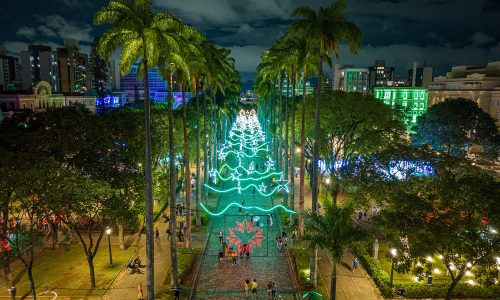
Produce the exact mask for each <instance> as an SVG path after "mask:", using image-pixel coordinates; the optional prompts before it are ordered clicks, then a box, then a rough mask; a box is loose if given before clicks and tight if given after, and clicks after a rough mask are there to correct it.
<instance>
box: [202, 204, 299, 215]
mask: <svg viewBox="0 0 500 300" xmlns="http://www.w3.org/2000/svg"><path fill="white" fill-rule="evenodd" d="M200 205H201V207H202V208H203V209H204V210H205V211H206V212H207V213H208V214H209V215H211V216H220V215H222V214H223V213H224V212H225V211H226V210H228V209H229V208H230V207H231V206H239V207H241V208H244V209H252V208H255V209H258V210H260V211H263V212H270V211H272V210H275V209H276V208H282V209H283V210H285V212H287V213H291V214H296V213H297V212H295V211H293V210H290V209H288V208H286V207H285V206H283V205H281V204H280V205H275V206H273V207H271V208H269V209H265V208H261V207H258V206H243V205H241V204H239V203H236V202H233V203H231V204H229V205H228V206H227V207H226V208H224V210H223V211H221V212H220V213H213V212H211V211H209V210H208V209H207V208H206V207H205V205H203V203H201V202H200Z"/></svg>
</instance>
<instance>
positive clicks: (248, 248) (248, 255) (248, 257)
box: [243, 243, 250, 260]
mask: <svg viewBox="0 0 500 300" xmlns="http://www.w3.org/2000/svg"><path fill="white" fill-rule="evenodd" d="M243 247H244V250H245V253H246V254H247V260H249V259H250V246H249V245H248V244H247V243H245V245H243Z"/></svg>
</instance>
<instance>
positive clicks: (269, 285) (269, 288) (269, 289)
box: [266, 281, 273, 300]
mask: <svg viewBox="0 0 500 300" xmlns="http://www.w3.org/2000/svg"><path fill="white" fill-rule="evenodd" d="M272 287H273V285H272V283H271V281H269V283H268V284H267V285H266V292H267V300H269V298H270V297H271V288H272Z"/></svg>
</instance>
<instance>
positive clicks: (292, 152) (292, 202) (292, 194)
mask: <svg viewBox="0 0 500 300" xmlns="http://www.w3.org/2000/svg"><path fill="white" fill-rule="evenodd" d="M295 71H296V70H295V66H293V79H292V84H293V85H292V142H291V143H290V147H291V149H290V159H291V160H292V168H291V169H290V179H291V180H290V209H291V210H295V189H294V181H295V175H294V173H295V172H294V171H295V81H296V74H295ZM294 221H295V214H290V226H293V225H294V223H295V222H294Z"/></svg>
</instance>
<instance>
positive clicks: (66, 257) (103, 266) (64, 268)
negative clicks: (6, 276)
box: [0, 245, 136, 297]
mask: <svg viewBox="0 0 500 300" xmlns="http://www.w3.org/2000/svg"><path fill="white" fill-rule="evenodd" d="M119 249H120V248H119V247H118V246H112V247H111V251H112V254H113V264H114V265H115V267H114V268H110V267H109V252H108V251H109V250H108V246H107V245H106V246H101V247H99V250H98V251H97V255H96V257H95V258H94V269H95V272H94V274H95V279H96V285H97V287H96V289H95V290H90V289H89V286H90V275H89V266H88V263H87V261H86V259H85V253H84V251H83V247H82V246H81V245H79V246H72V247H70V250H69V252H66V251H64V249H63V248H62V247H61V248H60V249H56V250H54V251H52V250H47V251H45V252H44V253H43V254H42V255H41V256H40V257H39V258H37V259H36V260H35V262H34V263H33V278H34V280H35V288H36V291H37V293H41V292H43V291H45V286H48V287H49V290H51V291H55V292H56V293H57V294H58V295H59V296H68V297H71V296H73V297H84V296H100V295H101V294H102V293H103V292H104V289H105V288H107V286H108V285H109V284H110V282H111V280H113V278H115V276H116V275H117V273H118V272H119V271H120V269H121V268H122V266H123V265H124V264H125V263H126V261H127V259H128V258H129V257H130V255H132V253H133V252H134V251H135V249H136V248H134V247H130V248H128V249H127V251H124V252H120V251H119ZM14 283H15V284H16V287H17V293H18V296H21V295H26V296H28V295H29V293H30V282H29V280H28V275H27V274H26V271H25V270H24V269H23V271H21V272H20V273H18V274H17V275H16V276H15V277H14ZM0 296H8V294H7V293H6V292H3V293H0Z"/></svg>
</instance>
